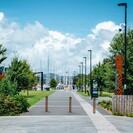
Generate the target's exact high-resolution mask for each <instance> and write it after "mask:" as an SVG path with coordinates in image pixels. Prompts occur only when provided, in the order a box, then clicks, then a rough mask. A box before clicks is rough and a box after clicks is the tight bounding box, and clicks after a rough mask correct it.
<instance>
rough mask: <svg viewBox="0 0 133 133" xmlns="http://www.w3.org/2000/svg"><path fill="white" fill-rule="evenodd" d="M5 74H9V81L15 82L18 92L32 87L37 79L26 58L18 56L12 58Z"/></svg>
mask: <svg viewBox="0 0 133 133" xmlns="http://www.w3.org/2000/svg"><path fill="white" fill-rule="evenodd" d="M7 75H8V76H10V80H11V82H17V85H18V86H17V91H18V92H20V91H21V90H22V89H28V88H32V86H33V85H35V84H36V81H37V78H36V77H35V74H34V72H32V71H31V70H30V66H29V65H28V64H27V62H26V60H19V59H18V58H14V59H13V61H12V62H11V66H10V68H9V70H8V73H7Z"/></svg>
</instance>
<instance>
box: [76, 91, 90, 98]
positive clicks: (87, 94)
mask: <svg viewBox="0 0 133 133" xmlns="http://www.w3.org/2000/svg"><path fill="white" fill-rule="evenodd" d="M77 93H79V94H80V95H82V96H85V97H87V96H89V95H90V92H89V90H87V91H86V93H85V92H84V91H77Z"/></svg>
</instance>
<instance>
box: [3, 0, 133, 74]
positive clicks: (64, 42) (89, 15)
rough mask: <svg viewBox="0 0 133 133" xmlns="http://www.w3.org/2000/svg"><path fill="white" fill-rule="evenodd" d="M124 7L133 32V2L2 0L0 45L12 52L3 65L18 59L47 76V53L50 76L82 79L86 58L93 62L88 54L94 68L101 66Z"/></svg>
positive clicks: (105, 0)
mask: <svg viewBox="0 0 133 133" xmlns="http://www.w3.org/2000/svg"><path fill="white" fill-rule="evenodd" d="M121 2H127V4H128V8H127V13H128V15H127V25H128V28H131V29H133V15H132V13H133V0H0V33H1V34H0V43H2V44H3V45H4V47H6V48H7V49H8V52H7V54H8V55H7V56H8V58H7V60H6V61H5V62H4V65H9V64H10V62H11V60H12V58H13V57H14V56H16V55H17V56H19V57H20V58H21V59H22V58H24V59H26V60H27V61H28V63H29V64H30V65H31V67H32V68H33V69H34V70H37V71H40V70H41V71H45V72H46V71H47V57H48V53H49V55H50V67H51V68H50V71H51V72H53V71H54V70H55V69H56V71H57V72H58V73H59V74H63V73H64V71H66V70H67V71H70V72H71V74H72V73H73V71H77V73H78V66H79V64H80V62H81V61H83V57H84V56H86V57H87V62H89V54H88V52H87V51H88V49H91V50H92V51H93V56H92V58H93V65H95V64H97V63H98V62H102V60H103V59H104V58H106V57H107V56H108V55H109V46H110V42H111V40H112V38H113V37H114V35H115V34H116V33H118V32H119V30H118V29H119V28H120V23H123V22H124V7H118V6H117V4H118V3H121ZM94 53H95V54H94ZM87 70H88V73H89V67H87Z"/></svg>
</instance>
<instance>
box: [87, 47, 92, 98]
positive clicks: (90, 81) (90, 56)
mask: <svg viewBox="0 0 133 133" xmlns="http://www.w3.org/2000/svg"><path fill="white" fill-rule="evenodd" d="M88 52H90V92H91V93H90V94H91V96H92V76H91V71H92V50H88Z"/></svg>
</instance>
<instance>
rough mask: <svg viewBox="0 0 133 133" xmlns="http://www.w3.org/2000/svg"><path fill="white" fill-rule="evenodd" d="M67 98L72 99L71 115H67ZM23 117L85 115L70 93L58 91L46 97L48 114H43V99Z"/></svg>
mask: <svg viewBox="0 0 133 133" xmlns="http://www.w3.org/2000/svg"><path fill="white" fill-rule="evenodd" d="M69 97H72V113H69ZM23 115H28V116H29V115H87V114H86V112H85V111H84V109H83V108H82V107H81V105H80V103H79V102H78V101H77V100H76V98H75V97H74V96H73V94H72V93H71V91H64V90H59V91H56V92H55V93H53V94H51V95H50V96H49V97H48V112H45V98H44V99H43V100H41V101H39V102H38V103H37V104H36V105H34V106H32V107H31V108H30V109H29V112H27V113H25V114H23Z"/></svg>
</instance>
